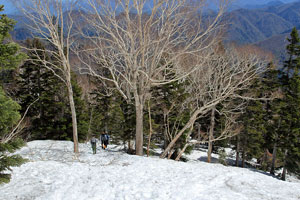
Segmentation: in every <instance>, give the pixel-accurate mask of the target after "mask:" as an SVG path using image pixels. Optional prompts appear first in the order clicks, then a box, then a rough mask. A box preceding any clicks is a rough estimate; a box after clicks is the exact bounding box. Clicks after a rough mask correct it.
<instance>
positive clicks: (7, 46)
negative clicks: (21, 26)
mask: <svg viewBox="0 0 300 200" xmlns="http://www.w3.org/2000/svg"><path fill="white" fill-rule="evenodd" d="M3 10H4V6H3V5H0V12H2V11H3ZM15 24H16V22H15V21H14V20H12V19H10V18H8V17H7V16H6V15H4V14H0V76H1V79H0V84H1V83H2V84H3V83H4V82H7V81H8V78H9V77H10V76H9V75H10V74H11V72H12V70H14V69H15V68H16V66H18V65H19V63H20V62H21V61H22V60H23V59H24V58H25V55H24V54H23V53H20V47H19V45H17V44H16V43H14V42H12V41H11V40H10V34H9V32H10V31H12V30H13V27H14V25H15Z"/></svg>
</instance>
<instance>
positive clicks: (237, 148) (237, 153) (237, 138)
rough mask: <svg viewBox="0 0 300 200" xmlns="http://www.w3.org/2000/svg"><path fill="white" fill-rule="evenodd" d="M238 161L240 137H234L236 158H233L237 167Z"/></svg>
mask: <svg viewBox="0 0 300 200" xmlns="http://www.w3.org/2000/svg"><path fill="white" fill-rule="evenodd" d="M239 161H240V135H237V136H236V158H235V166H237V167H238V166H239Z"/></svg>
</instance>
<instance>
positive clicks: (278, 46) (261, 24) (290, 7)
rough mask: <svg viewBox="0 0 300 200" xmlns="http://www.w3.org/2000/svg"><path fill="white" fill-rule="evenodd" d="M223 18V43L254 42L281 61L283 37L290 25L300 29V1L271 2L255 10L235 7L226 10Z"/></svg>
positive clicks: (287, 32) (283, 54)
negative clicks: (234, 8)
mask: <svg viewBox="0 0 300 200" xmlns="http://www.w3.org/2000/svg"><path fill="white" fill-rule="evenodd" d="M224 20H225V21H226V23H227V24H228V29H227V35H226V36H227V37H226V41H227V42H235V43H237V44H255V45H257V46H259V47H261V48H262V49H264V50H266V51H270V52H272V53H273V54H274V55H275V56H276V58H278V60H283V59H284V58H285V46H286V44H287V43H286V38H287V37H288V36H289V34H290V32H291V30H292V28H293V27H296V28H298V30H300V1H297V2H294V3H283V2H280V1H272V2H269V3H268V4H265V5H260V7H259V8H255V9H254V8H253V9H245V8H243V9H237V10H233V11H231V12H229V13H227V14H226V15H225V17H224Z"/></svg>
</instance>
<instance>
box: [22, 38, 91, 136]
mask: <svg viewBox="0 0 300 200" xmlns="http://www.w3.org/2000/svg"><path fill="white" fill-rule="evenodd" d="M26 45H27V47H28V48H30V49H39V50H38V51H37V52H30V51H29V52H28V56H29V58H30V59H29V60H28V61H26V62H25V63H24V65H23V66H21V68H20V70H19V71H20V73H19V81H18V85H19V88H18V93H17V95H18V97H19V98H20V102H21V106H22V113H23V112H24V111H25V109H26V108H27V107H28V105H29V104H31V103H32V102H33V101H34V100H35V99H37V98H38V99H39V100H38V101H37V102H36V103H35V104H34V105H32V108H31V109H30V111H29V112H28V114H27V117H29V118H30V121H31V122H32V123H31V126H30V127H28V129H27V133H28V134H29V139H30V140H34V139H56V140H71V139H72V132H71V131H70V130H72V119H71V117H70V116H71V114H70V111H69V110H70V109H69V108H68V105H69V101H68V97H67V95H66V94H67V92H66V89H65V87H64V84H63V83H62V82H61V80H60V79H59V78H58V77H56V76H55V75H54V74H53V73H52V72H51V71H49V70H48V69H46V67H45V66H44V64H43V63H41V62H39V61H36V58H37V55H38V56H39V57H41V58H43V59H44V60H46V61H48V62H51V63H53V64H55V62H56V61H55V60H52V59H51V58H49V57H47V56H46V55H45V52H44V51H43V50H44V49H45V46H44V44H43V43H42V42H41V41H40V40H38V39H33V40H27V41H26ZM56 73H59V71H57V72H56ZM72 76H73V78H74V80H75V78H76V75H75V74H73V75H72ZM74 80H73V81H72V86H73V90H74V101H75V105H76V107H77V108H78V109H79V110H78V129H79V130H80V132H79V140H80V141H84V140H85V139H86V135H87V129H88V128H87V126H88V123H87V120H88V119H87V110H86V105H85V103H84V101H83V100H82V99H81V98H82V93H81V88H80V87H79V86H78V84H77V83H76V82H75V81H74Z"/></svg>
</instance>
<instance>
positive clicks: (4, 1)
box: [0, 0, 16, 14]
mask: <svg viewBox="0 0 300 200" xmlns="http://www.w3.org/2000/svg"><path fill="white" fill-rule="evenodd" d="M0 5H4V13H5V14H9V13H13V12H15V11H16V10H15V6H14V5H13V4H12V3H11V0H0Z"/></svg>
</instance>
